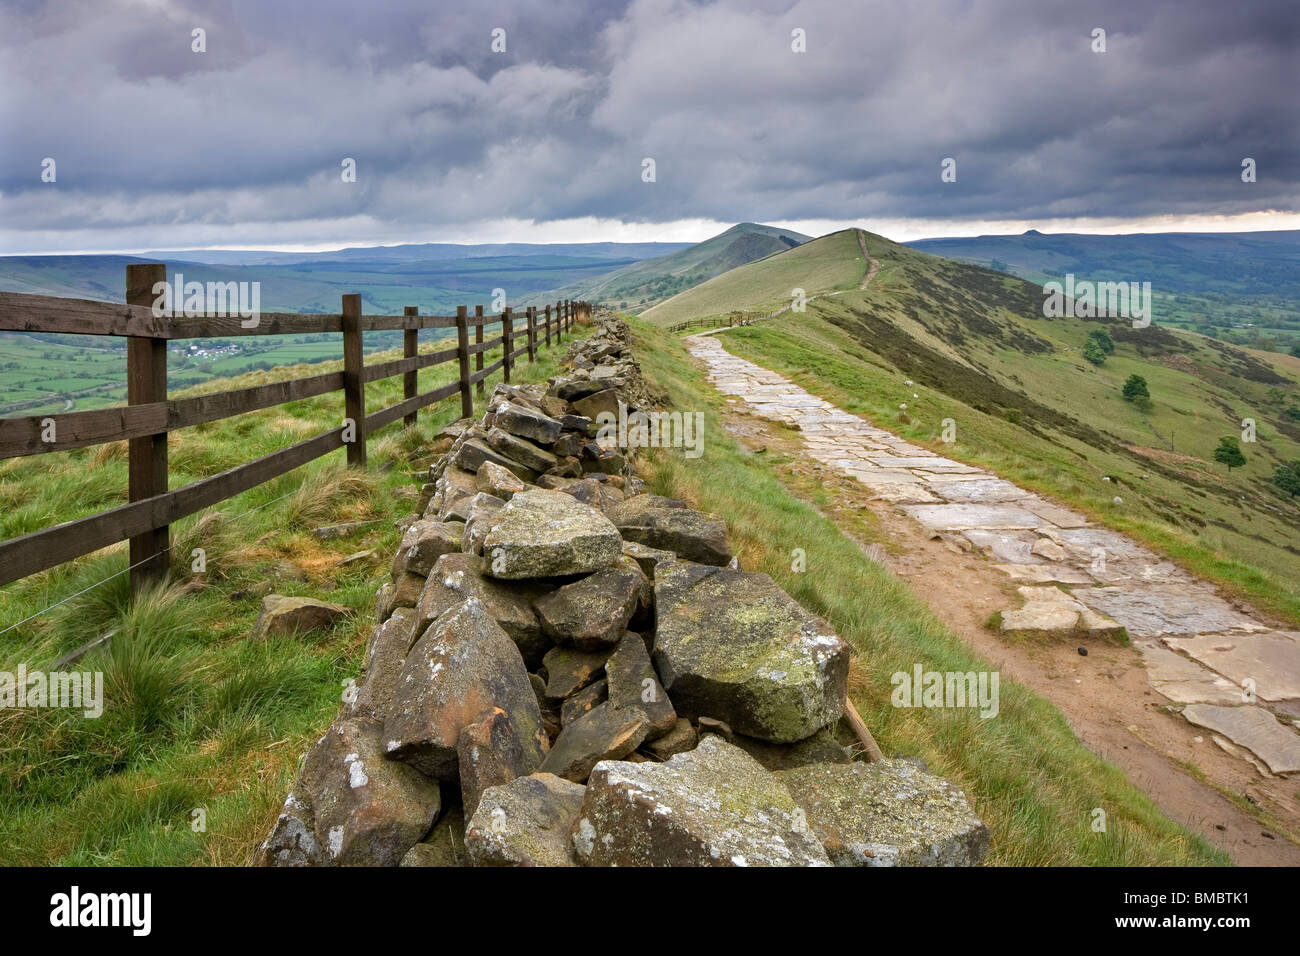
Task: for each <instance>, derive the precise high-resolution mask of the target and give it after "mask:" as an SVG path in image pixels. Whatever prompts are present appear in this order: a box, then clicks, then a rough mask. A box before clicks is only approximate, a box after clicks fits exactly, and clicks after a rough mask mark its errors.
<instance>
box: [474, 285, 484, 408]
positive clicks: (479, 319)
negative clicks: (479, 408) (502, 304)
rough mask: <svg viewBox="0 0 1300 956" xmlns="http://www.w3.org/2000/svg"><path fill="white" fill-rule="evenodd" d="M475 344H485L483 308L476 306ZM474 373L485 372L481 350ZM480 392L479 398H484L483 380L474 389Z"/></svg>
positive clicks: (475, 354) (475, 355)
mask: <svg viewBox="0 0 1300 956" xmlns="http://www.w3.org/2000/svg"><path fill="white" fill-rule="evenodd" d="M474 344H475V345H482V344H483V306H481V305H476V306H474ZM474 371H475V373H478V372H481V371H483V350H482V349H479V350H478V351H477V352H475V353H474ZM474 390H475V391H476V392H478V396H479V398H482V397H483V392H484V388H483V379H479V380H478V385H476V386H475V387H474Z"/></svg>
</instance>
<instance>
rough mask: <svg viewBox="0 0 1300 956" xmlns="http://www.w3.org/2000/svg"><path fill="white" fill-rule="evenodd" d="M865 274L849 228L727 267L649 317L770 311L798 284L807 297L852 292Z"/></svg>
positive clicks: (666, 321) (664, 319) (669, 321)
mask: <svg viewBox="0 0 1300 956" xmlns="http://www.w3.org/2000/svg"><path fill="white" fill-rule="evenodd" d="M876 238H879V237H876ZM882 241H883V240H882ZM866 274H867V262H866V260H864V259H863V258H862V250H861V249H860V248H859V247H858V239H857V230H856V229H845V230H842V231H840V232H833V233H831V234H830V235H828V236H822V237H821V238H820V239H814V240H812V241H811V242H807V243H804V244H803V245H802V246H797V247H796V248H794V249H790V250H789V251H787V252H783V253H781V254H780V255H776V256H772V257H771V258H769V259H764V260H763V261H761V262H752V263H749V264H748V265H744V266H740V267H739V268H736V269H732V270H731V271H730V272H725V273H723V274H722V275H720V276H717V277H716V278H714V279H710V280H709V281H708V282H705V283H703V284H702V285H698V286H696V287H695V288H693V289H687V290H686V291H685V292H682V293H680V294H678V295H675V296H673V297H672V298H671V299H669V300H667V301H666V302H661V303H660V304H659V305H656V306H655V307H654V308H652V309H647V310H646V311H645V313H644V318H646V319H647V320H648V321H650V322H653V323H654V324H655V325H660V326H669V325H673V324H675V323H677V322H684V321H686V320H688V319H703V318H710V317H715V316H722V315H726V314H727V313H729V312H734V311H737V310H740V311H760V312H769V311H773V310H775V309H780V308H783V307H784V306H787V305H789V304H790V302H791V299H792V298H793V295H794V289H796V288H800V289H803V290H804V294H805V295H807V296H813V295H826V294H829V293H832V292H836V293H839V292H847V291H850V290H853V289H856V288H858V286H859V285H860V284H861V282H862V280H863V279H864V278H865V277H866Z"/></svg>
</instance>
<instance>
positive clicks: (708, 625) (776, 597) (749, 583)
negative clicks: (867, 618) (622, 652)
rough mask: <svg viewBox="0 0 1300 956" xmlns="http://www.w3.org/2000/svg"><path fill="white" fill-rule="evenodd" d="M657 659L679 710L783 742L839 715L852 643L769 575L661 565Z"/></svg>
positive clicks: (657, 596) (657, 583) (811, 731)
mask: <svg viewBox="0 0 1300 956" xmlns="http://www.w3.org/2000/svg"><path fill="white" fill-rule="evenodd" d="M655 613H656V615H657V619H658V628H657V631H656V635H655V650H654V662H655V667H656V669H657V670H658V672H659V677H660V679H661V680H662V681H663V686H664V688H665V689H666V690H667V691H668V693H669V695H670V696H671V697H672V700H673V704H674V705H675V706H676V708H677V710H678V711H679V712H680V713H682V714H685V715H686V716H688V717H715V718H717V719H719V720H723V721H726V722H727V723H728V724H730V725H731V727H732V728H733V729H734V730H735V731H737V732H738V733H742V734H747V735H749V736H751V737H759V738H761V739H763V740H771V741H775V742H777V743H792V742H794V741H796V740H802V739H803V738H805V737H808V736H811V735H812V734H814V733H815V732H817V731H818V730H819V729H821V728H822V727H825V726H827V725H828V724H832V723H834V722H835V721H837V720H839V718H840V716H841V715H842V714H843V711H844V694H845V690H846V689H847V685H848V674H849V648H848V645H846V644H845V643H844V642H843V641H841V640H840V639H839V638H838V637H837V636H836V635H835V633H834V632H833V631H832V630H831V629H830V626H829V625H828V624H827V623H826V622H825V621H823V620H822V619H821V618H819V617H815V616H814V615H812V614H809V613H808V612H807V611H805V610H804V609H803V608H802V607H800V606H799V604H798V603H796V602H795V601H794V599H793V598H791V597H790V596H789V595H788V594H786V593H785V592H784V591H783V590H781V588H780V587H778V586H777V584H776V582H775V581H773V580H772V579H771V578H770V577H768V576H767V575H766V574H753V573H748V572H744V571H733V570H730V569H728V568H714V567H708V566H705V565H699V564H686V563H678V564H670V565H661V566H660V567H659V569H658V575H657V577H656V579H655Z"/></svg>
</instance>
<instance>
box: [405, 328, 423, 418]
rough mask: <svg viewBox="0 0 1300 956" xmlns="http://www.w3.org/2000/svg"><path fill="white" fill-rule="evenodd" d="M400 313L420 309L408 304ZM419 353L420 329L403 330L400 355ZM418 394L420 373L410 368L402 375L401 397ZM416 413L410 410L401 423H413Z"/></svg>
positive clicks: (412, 356) (408, 355) (406, 356)
mask: <svg viewBox="0 0 1300 956" xmlns="http://www.w3.org/2000/svg"><path fill="white" fill-rule="evenodd" d="M402 314H403V315H407V316H412V315H419V314H420V309H419V307H418V306H414V305H408V306H407V307H406V308H405V309H403V310H402ZM419 354H420V330H419V329H405V330H403V332H402V356H403V357H404V358H415V357H416V356H417V355H419ZM418 394H420V373H419V371H418V370H416V369H412V370H411V371H409V372H407V373H406V374H405V375H404V376H403V377H402V398H403V399H407V398H415V396H416V395H418ZM417 414H418V413H417V412H411V414H409V415H407V416H406V417H405V418H403V419H402V424H403V425H405V426H406V427H408V428H409V427H410V426H412V425H414V424H415V418H416V415H417Z"/></svg>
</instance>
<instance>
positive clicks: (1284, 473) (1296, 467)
mask: <svg viewBox="0 0 1300 956" xmlns="http://www.w3.org/2000/svg"><path fill="white" fill-rule="evenodd" d="M1273 484H1275V485H1276V486H1277V489H1278V491H1281V492H1283V493H1284V494H1287V495H1290V496H1291V497H1292V498H1294V497H1295V496H1296V495H1300V458H1293V459H1292V460H1291V461H1288V462H1285V463H1283V464H1281V465H1278V466H1277V469H1276V470H1275V471H1274V472H1273Z"/></svg>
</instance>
